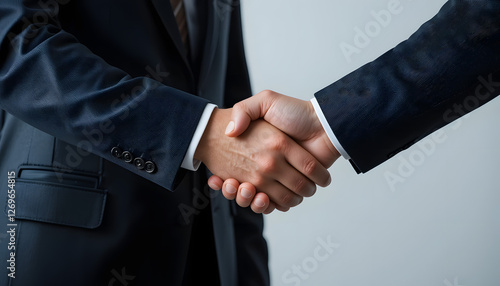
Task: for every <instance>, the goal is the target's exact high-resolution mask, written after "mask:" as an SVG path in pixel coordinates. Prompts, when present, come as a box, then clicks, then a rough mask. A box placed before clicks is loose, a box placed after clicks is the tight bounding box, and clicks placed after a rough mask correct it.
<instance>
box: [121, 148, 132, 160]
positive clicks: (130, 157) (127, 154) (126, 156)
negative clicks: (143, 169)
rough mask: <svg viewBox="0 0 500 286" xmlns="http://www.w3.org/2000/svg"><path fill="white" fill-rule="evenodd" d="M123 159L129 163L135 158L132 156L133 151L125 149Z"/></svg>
mask: <svg viewBox="0 0 500 286" xmlns="http://www.w3.org/2000/svg"><path fill="white" fill-rule="evenodd" d="M121 158H122V159H123V161H125V162H127V163H130V162H132V161H133V160H134V156H132V153H130V152H129V151H124V152H123V153H122V157H121Z"/></svg>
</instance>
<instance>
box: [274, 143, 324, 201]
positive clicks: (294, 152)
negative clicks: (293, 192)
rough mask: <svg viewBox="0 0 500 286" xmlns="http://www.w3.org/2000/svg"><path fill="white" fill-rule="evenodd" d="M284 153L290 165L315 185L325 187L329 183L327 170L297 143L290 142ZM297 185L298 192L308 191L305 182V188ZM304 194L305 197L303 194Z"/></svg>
mask: <svg viewBox="0 0 500 286" xmlns="http://www.w3.org/2000/svg"><path fill="white" fill-rule="evenodd" d="M284 155H285V158H286V160H287V161H288V163H290V165H292V166H293V167H294V168H295V169H296V170H297V171H299V172H300V173H302V174H304V176H306V177H307V178H308V179H309V180H311V181H312V182H313V183H315V184H316V185H318V186H321V187H326V186H328V185H329V184H330V183H331V181H332V178H331V177H330V173H329V172H328V170H327V169H326V168H325V167H324V166H323V165H322V164H321V163H320V162H319V161H318V160H317V159H316V158H314V156H313V155H311V154H310V153H309V152H307V151H306V150H304V148H302V147H300V146H299V145H298V144H297V143H295V142H292V144H291V145H290V148H286V149H285V152H284ZM299 182H300V181H299ZM298 187H299V190H298V191H299V193H298V194H302V193H301V191H305V192H307V191H308V189H307V187H308V186H307V184H305V187H306V188H303V189H301V187H302V186H301V185H299V186H298ZM309 190H310V189H309ZM313 193H314V192H313ZM304 196H305V197H307V195H305V194H304Z"/></svg>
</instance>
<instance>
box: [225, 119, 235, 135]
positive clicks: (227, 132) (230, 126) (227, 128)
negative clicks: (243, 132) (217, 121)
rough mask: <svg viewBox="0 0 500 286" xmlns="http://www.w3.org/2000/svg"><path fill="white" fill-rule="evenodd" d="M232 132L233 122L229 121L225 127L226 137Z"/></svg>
mask: <svg viewBox="0 0 500 286" xmlns="http://www.w3.org/2000/svg"><path fill="white" fill-rule="evenodd" d="M233 130H234V121H230V122H229V124H228V125H227V127H226V135H227V134H229V133H231V132H232V131H233Z"/></svg>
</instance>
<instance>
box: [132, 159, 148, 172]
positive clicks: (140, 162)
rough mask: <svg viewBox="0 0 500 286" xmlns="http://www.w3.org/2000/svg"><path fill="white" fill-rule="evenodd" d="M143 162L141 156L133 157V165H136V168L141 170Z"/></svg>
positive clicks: (143, 165)
mask: <svg viewBox="0 0 500 286" xmlns="http://www.w3.org/2000/svg"><path fill="white" fill-rule="evenodd" d="M145 164H146V163H145V162H144V159H142V158H141V157H137V158H135V159H134V165H135V166H136V167H137V169H139V170H142V169H144V167H145Z"/></svg>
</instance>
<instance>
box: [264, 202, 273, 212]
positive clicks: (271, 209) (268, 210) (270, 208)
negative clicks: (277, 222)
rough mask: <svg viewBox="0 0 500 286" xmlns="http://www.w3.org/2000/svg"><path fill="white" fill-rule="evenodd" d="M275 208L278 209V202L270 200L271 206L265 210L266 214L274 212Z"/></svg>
mask: <svg viewBox="0 0 500 286" xmlns="http://www.w3.org/2000/svg"><path fill="white" fill-rule="evenodd" d="M275 209H276V204H275V203H273V202H270V203H269V206H268V207H267V208H266V210H265V211H264V214H266V215H268V214H270V213H272V212H273V211H274V210H275Z"/></svg>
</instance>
